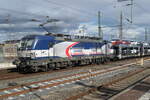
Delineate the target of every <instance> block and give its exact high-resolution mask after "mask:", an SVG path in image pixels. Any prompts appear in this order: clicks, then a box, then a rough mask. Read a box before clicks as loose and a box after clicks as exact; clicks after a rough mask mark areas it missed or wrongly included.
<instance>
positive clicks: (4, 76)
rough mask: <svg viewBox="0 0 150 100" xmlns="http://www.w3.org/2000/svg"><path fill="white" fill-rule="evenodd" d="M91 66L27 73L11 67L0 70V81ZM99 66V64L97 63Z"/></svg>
mask: <svg viewBox="0 0 150 100" xmlns="http://www.w3.org/2000/svg"><path fill="white" fill-rule="evenodd" d="M136 59H137V58H134V59H126V61H127V60H129V61H135V60H136ZM144 59H145V60H146V59H148V58H147V57H145V58H144ZM110 63H122V60H120V61H115V62H107V63H106V65H107V64H110ZM120 65H123V64H120ZM92 66H96V64H92V65H84V66H77V67H69V68H67V69H61V70H50V71H48V72H39V73H27V74H20V73H18V72H17V70H16V69H13V71H12V69H11V70H10V69H9V70H8V71H7V70H1V71H0V72H2V73H1V77H0V81H2V80H12V79H17V78H23V77H31V76H37V75H44V74H50V73H53V72H63V71H64V72H65V71H68V70H77V69H81V68H90V67H92ZM99 66H100V65H99Z"/></svg>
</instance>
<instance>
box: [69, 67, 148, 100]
mask: <svg viewBox="0 0 150 100" xmlns="http://www.w3.org/2000/svg"><path fill="white" fill-rule="evenodd" d="M149 72H150V69H148V68H143V69H140V70H137V71H134V72H131V73H128V74H127V75H125V76H120V77H119V78H114V79H113V80H110V81H109V82H107V83H105V84H102V85H100V86H98V87H95V88H91V89H89V90H87V91H85V92H81V93H79V94H77V95H75V96H71V97H69V98H67V99H66V100H108V99H111V98H112V97H113V96H115V95H116V94H118V93H120V92H122V91H123V90H125V89H127V88H129V87H130V86H132V85H134V84H136V83H138V82H139V81H141V80H143V79H145V78H146V77H149V76H150V74H149Z"/></svg>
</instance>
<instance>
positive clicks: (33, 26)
mask: <svg viewBox="0 0 150 100" xmlns="http://www.w3.org/2000/svg"><path fill="white" fill-rule="evenodd" d="M127 4H130V1H124V2H117V0H0V42H3V41H6V40H13V39H21V38H22V37H23V36H25V35H29V34H45V33H46V31H45V30H43V29H42V28H41V27H39V25H40V24H43V23H45V22H47V21H49V20H51V19H57V21H54V22H51V23H48V24H45V25H44V26H45V27H46V28H47V30H48V31H49V32H51V33H62V34H71V35H75V34H79V35H83V33H82V32H81V30H82V31H83V30H84V35H88V36H97V35H98V29H97V27H98V26H97V17H98V11H100V12H101V23H102V31H103V37H104V39H107V40H110V39H111V38H117V37H118V34H119V30H118V27H113V26H118V25H119V17H120V12H121V11H122V12H123V29H124V30H123V38H124V39H127V40H138V41H144V33H145V28H147V29H149V25H150V6H149V5H150V0H134V3H133V24H131V23H129V22H128V21H127V19H129V20H130V16H131V14H130V6H126V5H127ZM33 19H34V20H33ZM149 40H150V39H149Z"/></svg>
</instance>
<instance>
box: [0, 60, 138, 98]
mask: <svg viewBox="0 0 150 100" xmlns="http://www.w3.org/2000/svg"><path fill="white" fill-rule="evenodd" d="M134 64H135V63H130V64H126V65H122V66H117V67H113V68H109V69H105V70H91V71H90V72H81V73H78V74H72V75H66V76H62V77H57V78H53V79H48V80H42V81H37V82H31V83H25V84H20V85H17V86H12V87H8V88H4V89H0V99H7V98H13V97H15V96H22V95H25V94H28V93H30V92H34V91H38V90H41V89H51V88H53V87H57V86H60V85H62V86H63V85H64V84H71V83H75V82H78V81H80V80H87V79H89V78H91V77H97V76H99V75H102V74H105V73H111V72H113V71H116V70H125V69H126V68H128V67H129V66H130V65H134Z"/></svg>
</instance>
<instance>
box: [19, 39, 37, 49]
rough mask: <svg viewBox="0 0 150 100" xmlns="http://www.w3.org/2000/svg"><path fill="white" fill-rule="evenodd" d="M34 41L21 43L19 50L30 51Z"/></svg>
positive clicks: (25, 40)
mask: <svg viewBox="0 0 150 100" xmlns="http://www.w3.org/2000/svg"><path fill="white" fill-rule="evenodd" d="M33 42H34V40H33V39H23V40H21V41H20V44H19V48H20V49H29V48H31V47H32V44H33Z"/></svg>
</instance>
